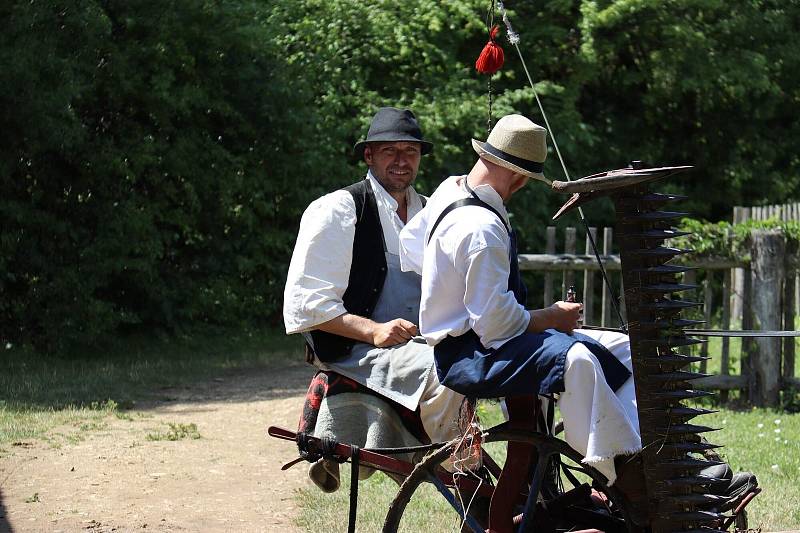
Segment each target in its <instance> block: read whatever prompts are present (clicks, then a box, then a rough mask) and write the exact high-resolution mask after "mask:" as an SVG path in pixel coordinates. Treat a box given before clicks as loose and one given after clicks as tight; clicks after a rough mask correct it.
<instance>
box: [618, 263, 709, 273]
mask: <svg viewBox="0 0 800 533" xmlns="http://www.w3.org/2000/svg"><path fill="white" fill-rule="evenodd" d="M690 270H697V267H690V266H677V265H658V266H651V267H644V268H632V269H631V272H643V273H652V274H680V273H682V272H689V271H690Z"/></svg>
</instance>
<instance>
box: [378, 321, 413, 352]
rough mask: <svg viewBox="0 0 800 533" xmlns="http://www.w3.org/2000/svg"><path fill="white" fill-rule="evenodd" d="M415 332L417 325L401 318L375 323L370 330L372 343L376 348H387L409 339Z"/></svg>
mask: <svg viewBox="0 0 800 533" xmlns="http://www.w3.org/2000/svg"><path fill="white" fill-rule="evenodd" d="M416 334H417V326H415V325H414V323H413V322H409V321H408V320H404V319H402V318H395V319H394V320H391V321H389V322H383V323H380V322H378V323H376V324H375V327H374V328H373V331H372V344H374V345H375V346H377V347H378V348H387V347H389V346H394V345H395V344H401V343H404V342H408V341H409V340H411V337H413V336H414V335H416Z"/></svg>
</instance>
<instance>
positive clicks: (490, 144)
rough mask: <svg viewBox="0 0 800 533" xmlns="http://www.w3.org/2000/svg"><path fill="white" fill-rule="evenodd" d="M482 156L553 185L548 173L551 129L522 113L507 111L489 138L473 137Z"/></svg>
mask: <svg viewBox="0 0 800 533" xmlns="http://www.w3.org/2000/svg"><path fill="white" fill-rule="evenodd" d="M472 147H473V148H474V149H475V151H476V152H477V153H478V155H479V156H481V157H482V158H484V159H486V160H487V161H490V162H492V163H494V164H496V165H500V166H501V167H505V168H508V169H511V170H513V171H514V172H518V173H520V174H523V175H525V176H528V177H530V178H534V179H537V180H540V181H543V182H545V183H547V184H548V185H550V180H549V179H547V178H545V177H544V174H542V170H543V169H544V160H545V159H546V158H547V130H546V129H544V128H543V127H541V126H539V125H538V124H535V123H534V122H532V121H531V120H530V119H528V118H526V117H523V116H522V115H506V116H504V117H503V118H501V119H500V120H498V121H497V124H495V125H494V128H492V131H491V133H489V138H488V139H486V142H481V141H479V140H477V139H472Z"/></svg>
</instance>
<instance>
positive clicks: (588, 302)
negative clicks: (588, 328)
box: [583, 228, 597, 325]
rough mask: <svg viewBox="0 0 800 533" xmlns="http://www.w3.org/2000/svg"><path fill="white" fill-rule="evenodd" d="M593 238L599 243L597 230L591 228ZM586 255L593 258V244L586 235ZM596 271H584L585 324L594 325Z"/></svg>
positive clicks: (585, 269)
mask: <svg viewBox="0 0 800 533" xmlns="http://www.w3.org/2000/svg"><path fill="white" fill-rule="evenodd" d="M589 233H591V235H592V238H593V239H594V241H595V242H597V228H589ZM585 250H586V255H588V256H593V255H594V250H592V243H591V241H590V240H589V235H586V248H585ZM594 272H595V271H594V270H591V269H588V268H584V269H583V323H584V324H589V325H594Z"/></svg>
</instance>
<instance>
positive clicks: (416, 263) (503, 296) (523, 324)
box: [400, 176, 530, 348]
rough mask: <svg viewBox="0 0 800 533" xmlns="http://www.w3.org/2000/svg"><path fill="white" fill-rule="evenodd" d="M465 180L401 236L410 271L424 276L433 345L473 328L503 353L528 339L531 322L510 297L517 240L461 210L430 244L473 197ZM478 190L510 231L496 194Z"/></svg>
mask: <svg viewBox="0 0 800 533" xmlns="http://www.w3.org/2000/svg"><path fill="white" fill-rule="evenodd" d="M464 179H465V176H452V177H450V178H448V179H447V180H445V181H444V182H443V183H442V184H441V185H440V186H439V188H438V189H436V192H434V193H433V195H432V196H431V198H430V200H428V203H427V205H426V206H425V209H423V210H422V211H421V212H420V214H419V215H418V216H416V217H415V218H414V219H412V220H410V221H409V223H408V224H406V226H405V227H404V228H403V230H402V231H401V232H400V263H401V266H402V268H403V270H406V271H408V270H413V271H415V272H417V273H419V274H421V276H422V302H421V305H420V319H419V326H420V332H421V333H422V335H423V336H424V337H425V339H426V340H427V342H428V344H430V345H436V344H437V343H438V342H439V341H441V340H442V339H444V338H445V337H446V336H447V335H451V336H458V335H461V334H463V333H465V332H467V331H468V330H469V329H473V330H474V331H475V333H477V334H478V336H479V337H480V339H481V343H482V344H483V345H484V346H485V347H487V348H498V347H500V346H502V345H503V344H504V343H505V342H506V341H508V340H510V339H512V338H514V337H516V336H517V335H520V334H521V333H523V332H524V331H525V330H526V328H527V327H528V322H529V321H530V314H529V313H528V311H527V310H526V309H525V307H524V306H523V305H520V304H519V303H518V302H517V301H516V299H515V297H514V294H513V292H511V291H509V290H508V276H509V273H510V269H511V262H510V259H509V248H510V245H511V241H510V236H509V234H508V231H507V230H506V228H505V226H503V223H502V222H501V221H500V220H499V219H498V218H497V215H495V214H494V213H492V212H491V211H489V210H488V209H485V208H483V207H479V206H465V207H459V208H458V209H455V210H453V211H451V212H450V213H449V214H448V215H447V216H445V218H444V219H443V220H442V222H441V223H440V224H439V226H438V227H437V228H436V231H435V232H434V235H433V237H432V238H431V241H430V243H427V241H428V235H429V233H430V230H431V227H432V226H433V224H434V223H435V222H436V220H437V219H438V218H439V215H440V214H441V212H442V211H443V210H444V209H445V208H446V207H447V206H448V205H450V204H451V203H453V202H454V201H456V200H459V199H462V198H467V197H469V196H470V194H469V192H468V191H467V190H466V188H465V187H464V186H463V180H464ZM474 191H475V194H477V195H478V197H479V198H480V199H481V200H483V201H484V202H486V203H487V204H489V205H490V206H492V207H493V208H494V209H495V210H496V211H497V212H498V213H500V215H501V216H502V217H503V220H504V221H505V222H506V224H509V221H508V213H507V212H506V209H505V206H504V205H503V199H502V198H501V197H500V195H499V194H497V192H496V191H495V190H494V189H493V188H492V187H490V186H489V185H479V186H477V187H474ZM509 227H510V225H509Z"/></svg>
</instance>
